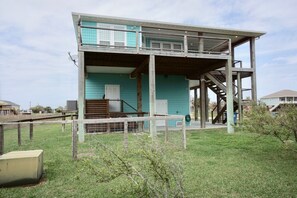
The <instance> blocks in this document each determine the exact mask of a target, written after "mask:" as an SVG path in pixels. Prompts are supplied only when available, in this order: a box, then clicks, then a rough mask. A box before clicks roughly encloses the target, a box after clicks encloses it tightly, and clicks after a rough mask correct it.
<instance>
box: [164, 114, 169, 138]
mask: <svg viewBox="0 0 297 198" xmlns="http://www.w3.org/2000/svg"><path fill="white" fill-rule="evenodd" d="M164 135H165V143H167V142H168V120H165V134H164Z"/></svg>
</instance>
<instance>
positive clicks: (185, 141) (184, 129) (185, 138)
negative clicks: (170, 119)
mask: <svg viewBox="0 0 297 198" xmlns="http://www.w3.org/2000/svg"><path fill="white" fill-rule="evenodd" d="M182 134H183V137H182V142H183V147H184V149H186V148H187V134H186V118H185V117H183V126H182Z"/></svg>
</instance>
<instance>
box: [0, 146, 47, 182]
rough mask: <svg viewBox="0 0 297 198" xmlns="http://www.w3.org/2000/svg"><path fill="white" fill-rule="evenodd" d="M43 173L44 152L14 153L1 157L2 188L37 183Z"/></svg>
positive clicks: (0, 174) (0, 177) (0, 175)
mask: <svg viewBox="0 0 297 198" xmlns="http://www.w3.org/2000/svg"><path fill="white" fill-rule="evenodd" d="M42 172H43V150H30V151H13V152H9V153H6V154H4V155H1V156H0V186H16V185H24V184H32V183H37V182H38V181H39V179H40V178H41V176H42Z"/></svg>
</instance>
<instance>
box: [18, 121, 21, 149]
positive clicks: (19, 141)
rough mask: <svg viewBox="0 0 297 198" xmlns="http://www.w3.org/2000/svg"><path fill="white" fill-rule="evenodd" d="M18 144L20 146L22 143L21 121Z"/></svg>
mask: <svg viewBox="0 0 297 198" xmlns="http://www.w3.org/2000/svg"><path fill="white" fill-rule="evenodd" d="M18 144H19V146H21V145H22V136H21V124H20V123H18Z"/></svg>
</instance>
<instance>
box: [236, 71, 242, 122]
mask: <svg viewBox="0 0 297 198" xmlns="http://www.w3.org/2000/svg"><path fill="white" fill-rule="evenodd" d="M237 94H238V117H239V121H242V118H243V115H242V104H241V102H242V84H241V75H240V72H238V73H237Z"/></svg>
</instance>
